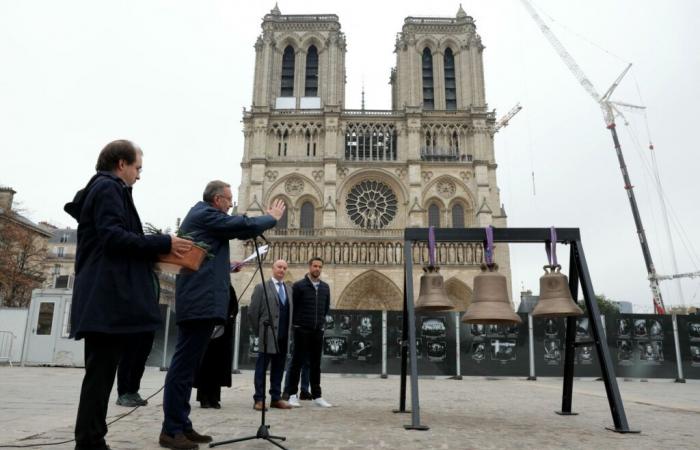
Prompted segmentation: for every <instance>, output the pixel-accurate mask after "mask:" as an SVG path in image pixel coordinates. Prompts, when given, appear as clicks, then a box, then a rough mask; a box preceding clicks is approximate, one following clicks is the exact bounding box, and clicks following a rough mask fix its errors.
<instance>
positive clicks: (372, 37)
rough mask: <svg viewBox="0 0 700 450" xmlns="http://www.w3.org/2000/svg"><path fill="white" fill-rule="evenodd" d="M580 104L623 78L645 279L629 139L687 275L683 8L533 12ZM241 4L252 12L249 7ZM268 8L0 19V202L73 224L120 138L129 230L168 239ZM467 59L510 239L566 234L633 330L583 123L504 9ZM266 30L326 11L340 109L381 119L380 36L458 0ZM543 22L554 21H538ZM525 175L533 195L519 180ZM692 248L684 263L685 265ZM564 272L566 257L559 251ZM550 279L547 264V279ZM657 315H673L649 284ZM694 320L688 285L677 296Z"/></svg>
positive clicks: (524, 275) (145, 9)
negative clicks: (477, 72)
mask: <svg viewBox="0 0 700 450" xmlns="http://www.w3.org/2000/svg"><path fill="white" fill-rule="evenodd" d="M533 3H534V4H535V5H536V6H537V7H538V8H539V9H540V10H541V12H544V13H546V14H547V16H545V17H546V18H547V20H548V23H549V25H550V27H551V28H552V30H553V31H554V32H555V33H556V34H557V35H558V37H559V38H560V40H561V41H562V43H563V44H564V45H565V46H566V47H567V49H568V50H569V52H570V53H571V54H572V55H573V56H574V58H575V59H576V60H577V62H578V63H579V65H580V66H581V67H582V69H583V70H584V71H585V72H586V74H587V75H588V77H589V78H590V80H591V81H592V82H593V84H594V85H595V86H596V88H597V89H598V91H599V92H601V93H602V92H604V91H605V90H606V89H607V87H608V86H609V85H610V83H611V82H612V81H613V80H614V79H615V78H616V77H617V75H618V74H619V73H620V72H621V71H622V70H623V69H624V67H625V66H626V64H627V63H628V62H631V63H633V64H634V66H633V69H632V71H631V72H630V74H629V75H628V76H627V77H626V78H625V79H624V80H623V82H622V85H621V86H620V88H619V89H618V91H617V94H616V95H615V96H614V98H615V99H617V100H620V101H625V102H628V103H634V104H644V105H645V106H647V108H648V110H647V113H646V116H647V118H648V122H645V120H644V115H642V114H638V113H628V114H627V118H628V120H629V122H630V126H629V127H624V126H623V124H622V123H620V125H619V127H618V129H619V133H620V137H621V139H622V145H623V151H624V154H625V157H626V159H627V164H628V167H629V173H630V176H631V178H632V182H633V184H634V185H635V192H636V195H637V200H638V202H639V207H640V210H641V213H642V219H643V221H644V224H645V228H646V231H647V236H648V239H649V241H650V245H651V250H652V254H653V257H654V259H655V262H656V265H657V268H658V271H659V272H661V273H671V272H672V270H673V269H672V265H671V253H670V250H669V243H668V239H667V237H666V234H665V231H664V227H663V221H662V216H661V212H660V211H661V210H660V205H659V201H658V198H657V194H656V190H655V187H654V186H655V184H654V180H653V177H652V175H651V172H650V171H649V168H648V167H649V151H648V150H646V147H647V144H648V137H647V131H646V130H647V123H648V127H649V130H650V132H651V139H652V141H653V143H654V145H655V148H656V157H657V161H658V167H659V171H660V176H661V181H662V183H663V185H664V189H665V193H666V195H667V197H668V198H669V199H670V202H669V204H668V205H669V208H670V211H671V212H672V216H671V222H672V224H671V227H672V231H673V232H672V236H673V239H674V243H675V247H676V255H677V260H678V265H679V271H680V272H688V271H695V270H700V267H698V256H697V254H698V250H700V236H698V233H697V230H698V226H697V225H698V223H700V212H699V211H698V206H697V203H696V202H697V200H696V198H697V196H698V194H700V181H698V177H697V173H698V167H699V163H700V155H699V154H698V151H697V150H698V148H697V147H698V146H697V144H696V141H693V140H692V135H693V132H694V131H695V130H696V129H697V128H698V122H697V116H698V106H699V105H700V89H699V88H698V86H697V83H698V79H700V77H699V76H698V75H700V39H699V37H700V35H699V33H698V31H697V27H696V24H697V17H698V16H700V2H697V1H693V0H687V1H681V0H673V1H668V2H658V1H651V0H618V1H609V0H607V1H605V0H585V1H584V0H581V1H566V2H563V1H557V0H535V1H534V2H533ZM253 5H255V6H253ZM273 6H274V2H271V1H269V2H266V1H261V2H249V3H241V2H239V1H233V0H231V1H189V2H187V1H173V0H162V1H154V0H138V1H120V2H104V1H95V0H85V1H71V0H63V1H53V0H46V1H32V0H3V1H1V2H0V143H1V144H0V185H3V186H10V187H12V188H14V189H15V190H16V191H17V194H16V200H18V201H19V202H21V204H22V207H23V208H24V209H25V211H26V215H27V216H29V217H30V218H32V219H34V220H37V221H39V220H46V221H49V222H52V223H54V224H56V225H59V226H72V227H74V226H75V225H76V224H75V222H74V221H72V219H71V218H70V217H69V216H68V215H66V214H65V213H64V212H63V209H62V208H63V204H64V203H65V202H66V201H68V200H70V199H71V198H72V196H73V194H74V193H75V191H76V190H77V189H79V188H82V187H83V186H84V184H85V183H86V182H87V180H88V178H89V177H90V176H91V175H92V173H93V172H94V165H95V160H96V157H97V154H98V152H99V150H100V149H101V148H102V147H103V146H104V145H105V144H106V143H107V142H109V141H110V140H113V139H117V138H128V139H131V140H133V141H135V142H136V143H138V144H139V145H141V147H142V148H143V150H144V153H145V156H144V170H143V173H142V180H141V181H140V182H139V183H138V184H137V185H136V188H135V191H134V192H135V194H134V196H135V200H136V204H137V206H138V208H139V211H140V214H141V217H142V219H143V220H144V221H145V222H152V223H154V224H156V225H158V226H161V227H165V226H172V225H174V223H175V219H176V218H177V217H183V216H184V215H185V214H186V213H187V210H188V209H189V207H190V206H191V205H192V204H193V203H195V202H196V201H197V200H198V199H199V198H200V196H201V192H202V190H203V187H204V185H205V184H206V182H207V181H209V180H211V179H216V178H219V179H224V180H228V181H230V182H231V184H232V185H233V186H234V187H237V186H238V184H239V182H240V165H239V164H240V160H241V155H242V148H243V135H242V132H241V122H240V121H241V117H242V116H241V112H242V108H243V107H249V105H250V103H251V94H252V76H253V65H254V49H253V44H254V42H255V40H256V38H257V36H258V34H259V33H260V24H261V19H262V17H263V16H264V15H265V14H266V13H267V12H268V11H269V10H270V9H271V8H272V7H273ZM463 7H464V9H465V10H466V12H467V14H469V15H470V16H472V17H473V18H474V19H475V20H476V24H477V31H478V32H479V34H480V35H481V37H482V41H483V43H484V45H485V46H486V49H485V50H484V67H485V75H486V98H487V101H488V104H489V107H490V108H491V109H496V111H497V116H499V117H500V116H502V115H503V114H505V113H506V112H507V111H508V110H509V109H510V108H511V107H513V106H514V105H515V104H516V103H517V102H520V103H521V104H522V106H523V108H524V109H523V110H522V111H521V112H520V113H519V114H518V115H517V116H516V117H515V118H514V119H513V120H512V122H511V124H510V125H509V126H508V127H507V128H504V129H503V130H502V131H501V132H500V133H499V134H498V135H497V136H496V160H497V162H498V164H499V169H498V179H499V185H500V188H501V198H502V201H503V203H504V204H505V209H506V212H507V213H508V216H509V217H508V222H509V226H511V227H547V226H551V225H556V226H560V227H579V228H581V232H582V237H583V244H584V248H585V251H586V256H587V258H588V263H589V267H590V269H591V273H592V277H593V286H594V288H595V290H596V292H597V293H604V294H606V295H607V296H609V297H612V298H614V299H617V300H627V301H631V302H633V303H634V304H635V308H636V311H637V312H651V305H652V303H651V295H650V291H649V288H648V283H647V281H646V271H645V267H644V262H643V258H642V253H641V250H640V246H639V241H638V239H637V235H636V232H635V227H634V222H633V219H632V214H631V212H630V207H629V203H628V200H627V196H626V194H625V191H624V189H623V182H622V178H621V175H620V170H619V167H618V163H617V159H616V156H615V152H614V150H613V147H612V143H611V138H610V134H609V132H608V131H607V130H606V129H605V127H604V123H603V119H602V115H601V112H600V108H599V107H598V106H597V105H596V104H595V103H594V102H593V100H592V99H591V97H589V96H588V94H587V93H586V92H585V91H584V90H583V89H582V88H581V86H580V85H579V84H578V82H577V81H576V80H575V78H574V77H573V76H572V75H571V73H570V72H569V71H568V70H567V68H566V66H565V65H564V64H563V62H562V61H561V60H560V58H559V57H558V56H557V54H556V53H555V52H554V50H553V49H552V48H551V46H550V45H549V43H548V42H547V41H546V39H545V38H544V37H543V35H542V34H541V32H540V31H539V29H538V28H537V27H536V26H535V23H534V22H533V20H532V19H531V18H530V17H529V16H528V14H527V13H526V12H525V10H524V8H523V7H522V5H521V3H520V2H519V1H517V0H502V1H486V0H480V1H476V0H471V1H466V2H463ZM279 8H280V10H281V11H282V13H283V14H306V13H333V14H337V15H338V16H339V17H340V23H341V26H342V31H343V32H344V33H345V34H346V37H347V44H348V46H347V57H346V68H347V87H346V107H347V108H359V107H360V92H361V86H362V84H363V81H364V86H365V91H366V108H367V109H389V108H390V104H391V98H390V88H389V85H388V81H389V72H390V69H391V67H393V65H394V64H395V55H394V53H393V47H394V40H395V34H396V33H397V32H399V31H401V26H402V24H403V19H404V18H405V17H406V16H441V17H454V16H455V15H456V13H457V10H458V8H459V3H458V2H449V1H432V2H426V1H413V0H408V1H402V2H388V1H387V2H377V1H376V0H374V1H369V0H354V1H351V2H350V1H331V0H325V1H316V0H305V1H297V0H295V1H281V2H280V3H279ZM550 17H551V19H553V21H551V20H550ZM533 173H534V182H533ZM691 248H692V249H693V250H691ZM559 253H560V255H561V256H563V258H562V259H564V260H566V257H565V255H567V254H568V248H559ZM545 260H546V257H545V253H544V251H543V249H542V248H541V246H539V245H538V246H523V245H512V246H511V263H512V267H513V292H514V296H515V297H518V292H519V291H520V289H521V287H525V288H526V289H527V288H529V289H533V290H535V291H537V290H538V289H539V286H538V278H539V276H540V275H541V266H542V265H543V264H544V263H545ZM565 268H566V265H565ZM664 283H665V284H663V293H664V295H665V302H666V304H667V306H668V305H671V304H679V303H680V297H679V293H678V290H677V289H676V288H675V285H674V284H668V283H669V282H664ZM682 287H683V292H684V295H685V302H686V304H695V305H700V279H695V280H686V281H684V282H683V283H682Z"/></svg>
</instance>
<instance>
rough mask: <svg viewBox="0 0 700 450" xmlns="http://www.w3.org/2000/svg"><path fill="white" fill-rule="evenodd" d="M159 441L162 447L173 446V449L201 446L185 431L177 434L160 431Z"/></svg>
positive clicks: (182, 449)
mask: <svg viewBox="0 0 700 450" xmlns="http://www.w3.org/2000/svg"><path fill="white" fill-rule="evenodd" d="M158 443H159V444H160V446H161V447H165V448H171V449H173V450H197V449H198V448H199V445H197V443H196V442H192V441H190V440H189V439H187V437H186V436H185V435H184V434H183V433H178V434H176V435H175V436H169V435H167V434H166V433H160V437H158Z"/></svg>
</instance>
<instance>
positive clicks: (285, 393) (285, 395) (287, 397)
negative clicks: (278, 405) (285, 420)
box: [282, 391, 289, 402]
mask: <svg viewBox="0 0 700 450" xmlns="http://www.w3.org/2000/svg"><path fill="white" fill-rule="evenodd" d="M282 400H284V401H285V402H286V401H287V400H289V392H286V391H285V392H282Z"/></svg>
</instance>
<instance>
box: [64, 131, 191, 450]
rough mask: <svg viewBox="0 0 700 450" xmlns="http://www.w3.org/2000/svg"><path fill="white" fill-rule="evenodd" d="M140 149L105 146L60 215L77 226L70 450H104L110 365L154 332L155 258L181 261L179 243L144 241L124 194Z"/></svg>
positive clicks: (182, 242) (186, 245)
mask: <svg viewBox="0 0 700 450" xmlns="http://www.w3.org/2000/svg"><path fill="white" fill-rule="evenodd" d="M142 155H143V153H142V152H141V149H140V148H139V147H137V146H136V145H134V144H133V143H132V142H130V141H127V140H118V141H114V142H111V143H109V144H107V146H106V147H105V148H104V149H102V151H101V152H100V156H99V157H98V159H97V165H96V167H95V169H96V170H97V173H96V174H95V175H94V176H93V177H92V178H91V179H90V181H89V182H88V184H87V186H85V188H84V189H82V190H80V191H78V193H77V194H76V195H75V198H74V199H73V201H72V202H70V203H67V204H66V206H65V207H64V209H65V211H66V212H67V213H68V214H70V215H71V216H73V218H75V219H76V220H77V221H78V247H77V251H76V261H75V285H74V286H73V301H72V304H71V332H70V334H71V337H74V338H75V339H82V338H85V377H84V378H83V385H82V389H81V391H80V404H79V406H78V417H77V420H76V423H75V442H76V444H75V448H76V449H78V450H80V449H91V450H92V449H105V448H109V447H108V446H107V444H106V443H105V439H104V437H105V435H106V434H107V423H106V417H107V405H108V402H109V394H110V391H111V390H112V386H113V385H114V376H115V373H116V371H117V365H118V364H119V360H120V358H121V356H122V355H123V354H124V352H125V350H126V349H127V348H128V347H129V345H130V344H131V343H132V342H133V339H137V337H136V336H137V335H138V334H141V333H153V332H154V331H155V330H157V329H158V328H159V327H160V311H159V309H158V298H157V292H158V287H157V282H158V281H157V278H156V277H155V275H154V273H153V270H152V266H153V263H154V262H155V261H156V259H157V256H158V255H159V254H166V253H172V254H173V255H176V256H180V255H182V254H183V253H184V252H185V251H187V250H189V249H190V248H191V247H192V243H191V242H189V241H187V240H186V239H180V238H177V237H174V236H172V237H171V236H167V235H157V236H156V235H150V236H146V235H144V233H143V228H142V227H141V219H140V218H139V215H138V212H137V211H136V207H135V206H134V200H133V198H132V197H131V188H132V186H133V185H134V183H136V181H138V180H139V178H140V173H141V167H142V163H143V159H142Z"/></svg>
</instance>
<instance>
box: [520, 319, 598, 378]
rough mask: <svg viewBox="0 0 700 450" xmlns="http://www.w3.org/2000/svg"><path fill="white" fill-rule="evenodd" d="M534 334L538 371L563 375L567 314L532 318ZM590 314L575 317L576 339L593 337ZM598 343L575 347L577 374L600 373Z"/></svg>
mask: <svg viewBox="0 0 700 450" xmlns="http://www.w3.org/2000/svg"><path fill="white" fill-rule="evenodd" d="M532 321H533V323H532V334H533V340H534V349H535V375H536V376H541V377H561V376H563V375H564V344H565V342H566V318H564V317H556V318H551V317H550V318H539V317H534V318H533V319H532ZM524 322H525V323H527V317H525V319H524ZM592 336H593V335H592V334H591V329H590V321H589V319H588V317H586V316H581V317H578V318H576V342H586V341H592V340H593V337H592ZM600 373H601V372H600V367H599V365H598V355H597V351H596V349H595V344H593V343H588V344H584V345H579V346H577V347H575V349H574V376H576V377H598V376H600Z"/></svg>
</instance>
